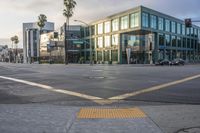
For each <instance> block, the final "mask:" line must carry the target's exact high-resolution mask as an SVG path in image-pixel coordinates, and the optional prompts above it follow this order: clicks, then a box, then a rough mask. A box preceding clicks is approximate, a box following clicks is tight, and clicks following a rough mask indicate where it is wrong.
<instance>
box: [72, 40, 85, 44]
mask: <svg viewBox="0 0 200 133" xmlns="http://www.w3.org/2000/svg"><path fill="white" fill-rule="evenodd" d="M83 43H84V42H83V41H80V40H75V41H73V44H83Z"/></svg>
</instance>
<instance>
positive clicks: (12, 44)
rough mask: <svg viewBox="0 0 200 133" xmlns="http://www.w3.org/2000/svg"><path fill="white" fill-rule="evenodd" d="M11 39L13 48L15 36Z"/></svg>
mask: <svg viewBox="0 0 200 133" xmlns="http://www.w3.org/2000/svg"><path fill="white" fill-rule="evenodd" d="M10 40H11V41H12V48H13V42H14V40H15V38H14V37H11V38H10Z"/></svg>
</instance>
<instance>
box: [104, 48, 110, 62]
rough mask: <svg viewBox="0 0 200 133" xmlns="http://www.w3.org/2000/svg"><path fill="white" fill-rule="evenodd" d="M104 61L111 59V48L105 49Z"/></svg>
mask: <svg viewBox="0 0 200 133" xmlns="http://www.w3.org/2000/svg"><path fill="white" fill-rule="evenodd" d="M104 61H109V50H105V51H104Z"/></svg>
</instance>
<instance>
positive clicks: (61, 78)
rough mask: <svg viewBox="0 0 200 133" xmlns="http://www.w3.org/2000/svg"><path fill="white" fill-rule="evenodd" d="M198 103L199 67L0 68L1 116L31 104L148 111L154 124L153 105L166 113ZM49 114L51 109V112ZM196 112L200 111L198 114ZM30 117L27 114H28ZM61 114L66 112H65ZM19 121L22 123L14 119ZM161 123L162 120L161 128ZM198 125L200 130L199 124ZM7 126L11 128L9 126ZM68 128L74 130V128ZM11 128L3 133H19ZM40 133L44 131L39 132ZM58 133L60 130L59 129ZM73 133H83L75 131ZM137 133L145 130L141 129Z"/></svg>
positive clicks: (85, 66) (2, 64) (49, 129)
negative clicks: (132, 108) (167, 109)
mask: <svg viewBox="0 0 200 133" xmlns="http://www.w3.org/2000/svg"><path fill="white" fill-rule="evenodd" d="M199 104H200V65H185V66H151V65H93V66H89V65H67V66H65V65H49V64H44V65H39V64H8V63H0V107H1V108H0V114H3V113H5V112H4V111H5V110H9V108H12V107H13V108H14V110H15V109H16V108H18V107H19V106H23V105H26V106H28V107H26V108H28V109H27V110H29V109H31V107H30V108H29V105H31V106H32V105H34V106H36V107H37V106H38V105H40V106H41V107H43V108H44V107H45V109H47V108H51V107H52V106H56V107H62V109H63V108H64V107H71V108H72V110H73V108H74V110H78V109H77V108H79V107H91V106H92V107H94V106H96V107H99V106H100V107H130V106H131V107H133V106H134V107H135V106H140V107H141V108H143V110H144V111H145V110H146V114H149V115H152V116H154V117H155V119H154V118H151V119H154V120H155V121H156V120H158V116H156V115H153V113H152V112H154V110H152V108H150V109H149V108H148V107H150V106H163V108H159V109H161V110H162V109H163V110H164V106H168V105H171V106H175V105H178V106H185V105H188V106H190V107H191V106H192V107H191V108H195V107H196V106H197V107H199ZM17 106H18V107H17ZM193 106H195V107H193ZM176 107H177V106H176ZM4 108H5V110H3V111H2V110H1V109H4ZM13 108H12V109H13ZM52 108H53V107H52ZM185 108H188V107H185ZM62 109H61V110H62ZM183 109H184V107H183ZM41 110H42V109H41ZM50 110H51V109H49V110H48V109H47V112H48V111H50ZM156 110H158V109H156ZM15 111H16V112H17V111H19V114H20V112H23V110H20V109H19V110H15ZM43 111H44V110H43ZM70 111H71V109H70ZM148 111H149V112H148ZM195 111H199V110H198V109H196V110H195ZM195 111H194V112H195ZM36 112H37V111H36ZM160 112H161V111H160ZM194 112H193V113H194ZM26 113H27V112H26V111H25V112H24V114H26ZM182 113H183V112H182ZM6 114H7V113H6ZM59 114H62V113H61V112H60V113H59ZM4 115H5V114H4ZM27 115H28V114H27ZM174 115H176V114H174ZM8 116H9V115H8ZM2 117H3V115H2ZM33 117H34V115H33ZM195 117H199V116H195ZM56 118H57V117H56ZM60 118H62V116H60ZM159 118H160V116H159ZM17 119H19V118H16V119H15V120H17ZM199 119H200V118H199ZM199 119H197V120H199ZM3 120H4V119H3V118H2V121H1V115H0V123H1V124H2V123H3ZM155 121H154V122H155ZM160 121H161V120H158V121H157V124H158V125H159V124H160ZM155 123H156V122H155ZM161 123H162V122H161ZM74 125H76V124H74ZM161 125H162V124H161ZM56 126H58V125H56ZM195 126H198V124H197V125H195ZM3 127H6V125H4V126H3ZM184 127H185V126H184ZM65 128H66V127H65ZM69 128H71V127H70V126H69ZM179 128H182V127H181V126H179V127H178V128H177V127H176V128H170V129H169V127H168V128H164V127H162V126H160V129H162V130H161V132H162V131H163V132H165V130H166V132H172V131H173V132H175V130H177V131H178V129H179ZM1 129H2V130H1ZM6 129H8V128H5V129H4V128H2V126H0V131H4V132H12V131H13V132H17V131H16V130H14V129H12V130H11V129H10V130H6ZM72 129H73V127H72ZM168 129H169V130H168ZM172 129H173V130H172ZM20 131H23V132H26V131H27V130H25V129H24V130H23V129H20V130H19V132H20ZM37 131H43V130H40V128H38V130H36V132H37ZM48 131H52V130H51V128H48V130H47V132H48ZM67 131H68V129H67ZM147 131H148V128H147ZM29 132H30V131H29ZM55 132H61V131H57V130H56V131H55ZM64 132H66V131H64ZM71 132H79V131H77V130H74V131H71ZM91 132H92V131H91ZM102 132H103V131H102ZM127 132H128V131H127ZM138 132H142V131H139V130H138ZM152 132H155V133H156V132H159V131H157V130H155V131H152Z"/></svg>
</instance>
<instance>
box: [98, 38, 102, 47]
mask: <svg viewBox="0 0 200 133" xmlns="http://www.w3.org/2000/svg"><path fill="white" fill-rule="evenodd" d="M97 46H98V48H103V37H98V40H97Z"/></svg>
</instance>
